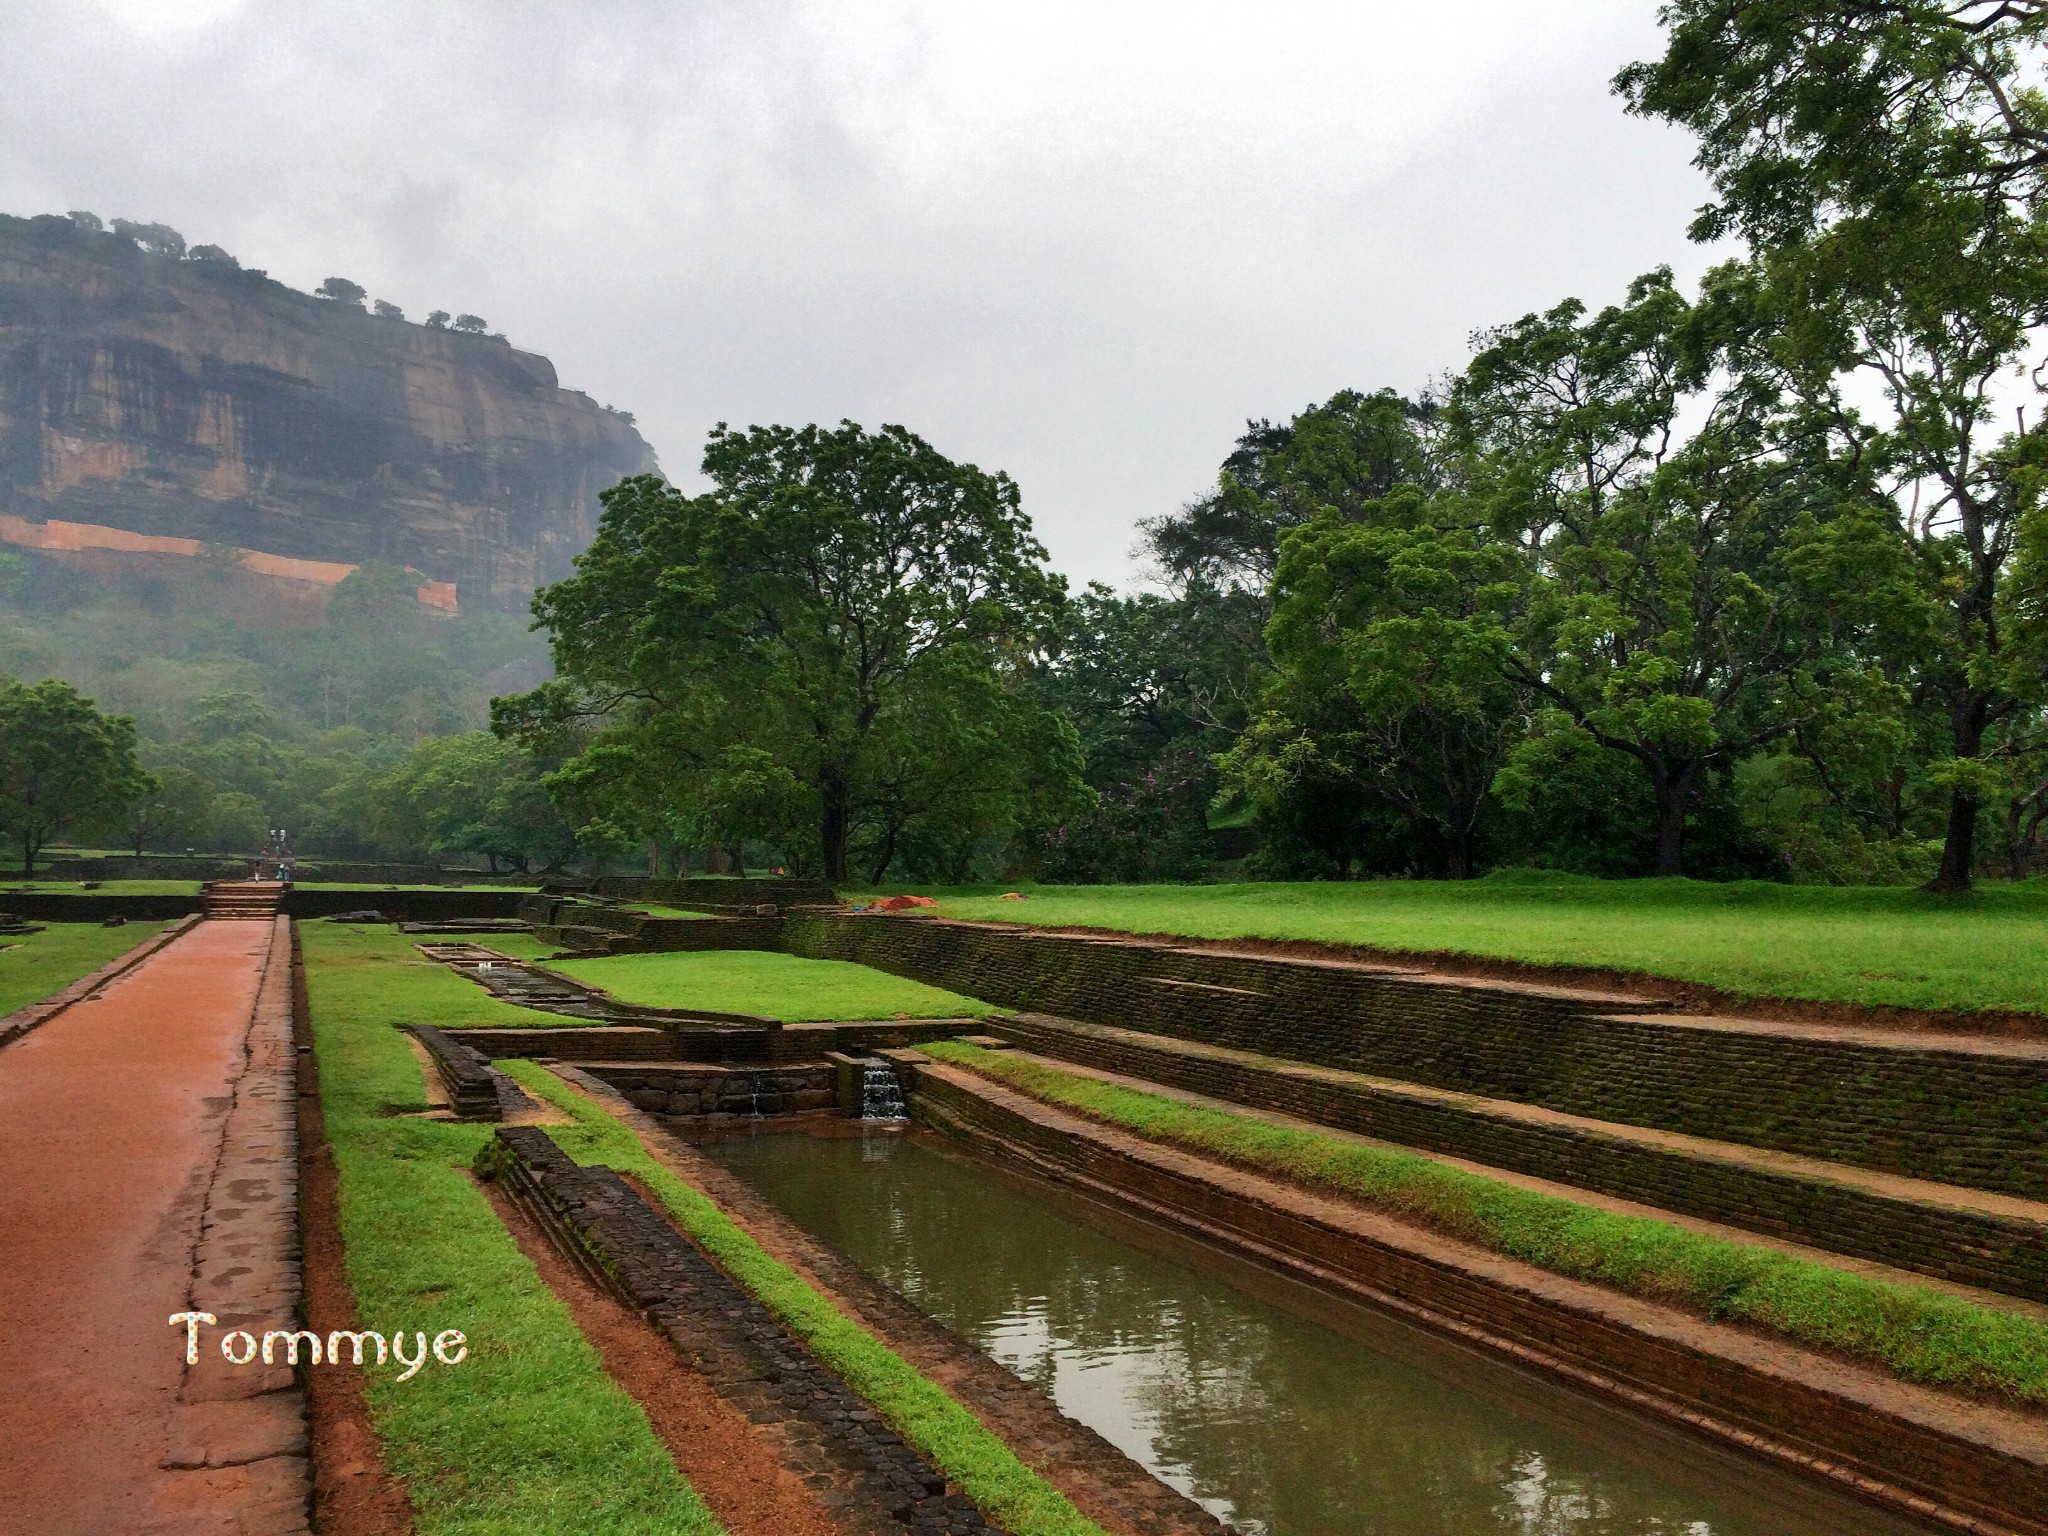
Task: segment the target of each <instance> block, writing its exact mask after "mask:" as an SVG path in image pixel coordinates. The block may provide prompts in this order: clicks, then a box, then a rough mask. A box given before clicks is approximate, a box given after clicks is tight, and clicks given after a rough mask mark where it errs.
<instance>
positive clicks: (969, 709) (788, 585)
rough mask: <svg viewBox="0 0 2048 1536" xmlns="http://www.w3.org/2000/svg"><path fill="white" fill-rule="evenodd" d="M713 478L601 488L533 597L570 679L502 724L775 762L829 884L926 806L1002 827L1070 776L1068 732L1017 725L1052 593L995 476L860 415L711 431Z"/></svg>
mask: <svg viewBox="0 0 2048 1536" xmlns="http://www.w3.org/2000/svg"><path fill="white" fill-rule="evenodd" d="M704 472H705V474H706V475H707V476H708V477H709V478H710V480H711V481H712V489H711V490H710V491H709V492H708V493H706V494H705V495H702V496H696V497H690V496H685V495H683V494H682V493H680V492H678V491H676V490H674V489H672V488H671V487H669V486H667V485H664V484H663V483H662V482H661V481H660V480H658V479H656V478H654V477H651V476H640V477H637V478H635V479H630V480H627V481H623V482H621V483H620V484H619V485H617V486H615V487H613V488H612V489H611V490H610V491H608V492H606V493H605V496H604V507H605V510H604V515H603V517H602V519H601V521H600V524H599V528H598V534H597V538H596V541H595V542H594V543H593V544H592V546H591V548H590V549H589V550H588V551H587V552H586V553H585V554H584V555H583V556H582V557H581V558H580V559H579V561H578V563H577V571H576V574H575V575H574V576H572V577H570V578H569V579H568V580H566V581H563V582H560V583H557V584H556V585H555V586H552V587H549V588H547V589H546V590H544V591H543V592H542V593H540V594H539V595H538V596H537V597H536V598H535V600H534V611H535V614H536V616H537V618H538V620H539V622H540V625H541V626H542V627H544V628H545V629H547V630H548V631H549V633H550V636H551V640H552V644H553V649H554V657H555V666H556V671H557V673H558V674H559V676H560V678H561V679H562V680H563V681H562V684H561V685H560V686H556V687H552V688H549V689H544V690H542V691H540V692H538V693H536V694H532V695H527V696H525V697H523V698H521V699H516V700H508V701H502V702H500V703H499V704H498V705H496V706H494V709H495V719H496V720H497V722H498V724H499V727H500V728H501V729H502V730H504V731H507V732H510V733H513V734H517V735H524V736H525V738H526V739H527V740H529V741H533V742H538V741H541V740H545V739H548V738H549V737H550V736H551V734H555V733H560V732H562V731H564V730H566V729H569V728H570V727H571V726H572V725H573V724H574V723H575V722H577V721H583V722H588V723H590V724H593V725H596V726H597V727H599V729H600V734H599V735H598V736H597V737H595V738H594V739H593V740H592V742H591V744H590V746H589V747H586V748H585V750H586V751H588V750H591V748H593V747H594V748H604V747H607V746H612V745H621V746H625V747H627V748H629V749H630V750H631V751H632V752H633V753H637V754H640V755H642V756H643V757H645V758H647V759H649V760H650V762H651V765H652V768H653V770H654V771H657V772H659V773H661V774H663V775H675V776H679V777H681V778H682V779H684V780H686V781H695V782H702V780H703V779H704V778H705V776H708V775H712V774H715V773H716V772H717V771H719V767H720V765H721V764H725V763H729V762H730V761H732V759H731V758H729V756H728V754H729V753H730V752H731V751H732V749H734V748H739V747H744V748H750V749H753V750H755V751H757V752H759V753H762V754H765V756H766V760H767V761H768V762H770V763H772V764H774V765H777V766H779V767H780V768H781V769H784V770H786V771H787V773H788V775H789V778H790V779H791V780H792V781H793V782H794V783H795V784H796V785H797V786H800V788H801V792H802V795H803V796H804V797H805V799H806V800H807V801H808V805H807V807H806V809H807V811H808V813H809V816H810V821H811V830H810V835H809V837H808V838H807V839H806V842H807V843H808V844H809V848H810V851H811V854H812V857H813V858H814V860H815V864H816V867H818V868H819V869H821V870H822V871H823V873H824V874H825V876H826V878H828V879H830V880H834V881H844V880H846V879H847V877H848V873H849V870H850V868H851V858H852V856H853V854H854V853H855V852H856V851H858V852H859V853H861V854H862V855H864V859H865V862H866V864H867V872H868V873H869V874H870V875H871V876H872V877H874V878H877V879H879V878H880V877H881V874H882V872H883V871H884V870H886V869H887V867H888V861H889V860H890V859H891V858H893V857H894V856H895V853H896V849H897V847H898V845H899V844H900V842H901V839H902V836H903V833H904V831H905V830H906V829H907V828H908V827H909V825H910V823H911V822H912V821H914V820H915V819H916V816H917V815H918V814H920V808H921V807H926V806H930V805H935V804H939V803H942V802H943V803H945V804H947V805H948V806H950V807H951V808H952V809H951V814H952V815H953V816H954V817H955V818H956V819H959V818H961V817H968V818H969V819H972V820H974V821H976V822H977V823H979V824H981V825H984V826H994V825H996V824H999V823H1005V822H1016V821H1017V820H1018V819H1019V818H1021V817H1023V816H1024V815H1025V814H1027V812H1028V810H1029V808H1030V802H1032V801H1033V800H1036V799H1043V798H1044V797H1045V795H1046V793H1047V792H1048V790H1051V791H1053V792H1056V791H1057V790H1059V789H1060V788H1067V789H1071V786H1072V783H1073V780H1074V778H1075V776H1076V775H1075V771H1074V770H1075V765H1074V764H1073V763H1072V762H1071V760H1070V757H1069V755H1068V754H1067V753H1065V752H1063V751H1062V750H1058V749H1060V748H1061V747H1062V746H1063V745H1065V744H1066V743H1070V742H1071V732H1070V731H1069V732H1066V734H1065V735H1064V736H1062V734H1061V731H1060V730H1059V729H1058V728H1055V727H1054V726H1051V725H1047V726H1045V727H1044V728H1043V729H1038V728H1033V729H1017V727H1018V726H1020V725H1021V724H1028V723H1032V721H1033V717H1034V715H1042V714H1043V711H1041V710H1038V709H1037V707H1036V706H1035V705H1034V704H1033V703H1032V702H1031V700H1030V699H1029V698H1028V697H1026V696H1024V695H1023V691H1022V688H1021V675H1022V670H1023V667H1024V665H1025V664H1026V663H1027V662H1028V661H1029V660H1030V658H1031V657H1032V656H1033V655H1035V654H1036V653H1037V652H1038V650H1039V649H1040V648H1041V647H1042V646H1043V644H1044V642H1045V641H1046V639H1047V638H1048V636H1049V634H1050V632H1051V628H1052V625H1053V623H1054V622H1055V619H1056V617H1057V614H1058V612H1059V609H1060V606H1061V604H1062V601H1063V590H1062V585H1061V583H1060V580H1059V578H1058V577H1057V576H1055V575H1053V574H1052V573H1051V572H1050V571H1048V570H1047V569H1046V568H1045V565H1044V559H1045V552H1044V550H1043V548H1042V547H1041V546H1040V545H1039V544H1038V542H1037V541H1036V540H1035V539H1034V538H1033V537H1032V536H1031V528H1030V523H1029V521H1028V520H1027V519H1026V518H1025V516H1024V514H1023V513H1022V511H1021V510H1020V509H1019V506H1018V497H1017V488H1016V486H1015V485H1014V484H1013V483H1012V482H1011V481H1010V479H1009V477H1008V476H1006V475H1001V474H996V475H990V474H987V473H984V472H983V471H981V470H979V469H977V468H975V467H974V466H972V465H962V464H955V463H953V462H952V461H951V460H948V459H946V458H945V457H944V456H942V455H941V454H939V453H938V452H937V451H935V450H934V449H933V448H932V447H931V446H930V445H929V444H927V443H925V442H924V441H923V440H922V439H920V438H918V437H916V436H915V435H914V434H912V433H910V432H908V431H905V430H904V429H903V428H901V427H884V428H883V429H882V430H881V431H879V432H876V433H869V432H866V431H864V430H863V429H862V428H860V427H858V426H856V425H854V424H853V423H851V422H848V423H844V424H842V425H841V426H840V427H838V428H836V429H825V428H820V427H816V426H810V427H803V428H789V427H756V428H752V429H749V430H747V431H733V430H730V429H727V428H725V427H720V428H718V429H717V430H716V431H714V432H713V433H712V435H711V438H710V441H709V444H708V446H707V448H706V450H705V455H704ZM998 725H1000V726H1002V729H1000V730H997V729H995V727H997V726H998ZM970 748H971V750H970ZM1034 754H1036V755H1037V758H1038V760H1036V761H1027V760H1026V759H1028V758H1030V757H1032V756H1033V755H1034ZM569 766H571V767H573V764H572V765H569ZM1027 791H1028V793H1027ZM671 819H673V818H671Z"/></svg>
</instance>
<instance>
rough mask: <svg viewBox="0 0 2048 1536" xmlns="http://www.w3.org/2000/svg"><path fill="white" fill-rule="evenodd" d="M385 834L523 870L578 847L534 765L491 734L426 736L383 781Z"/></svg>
mask: <svg viewBox="0 0 2048 1536" xmlns="http://www.w3.org/2000/svg"><path fill="white" fill-rule="evenodd" d="M381 790H382V793H381V795H380V796H379V799H380V800H381V802H382V806H381V808H382V812H383V814H382V816H381V818H380V820H382V822H383V823H384V830H385V831H386V833H387V835H389V836H391V837H392V838H393V839H394V840H395V841H397V842H399V843H401V844H402V845H404V846H406V847H408V848H417V849H420V850H422V851H424V852H427V853H429V854H433V855H435V856H437V857H439V856H444V855H447V854H451V853H481V854H483V855H484V857H485V858H487V859H488V860H489V861H490V865H491V868H492V869H493V870H496V869H497V868H498V867H499V866H500V864H504V865H507V866H509V867H510V868H512V869H516V870H524V869H526V868H527V867H528V864H529V861H530V860H531V859H532V858H533V857H535V856H538V857H539V858H541V859H542V860H543V861H544V862H545V863H548V864H556V863H559V862H560V861H561V860H563V859H565V858H567V857H568V856H569V855H570V854H571V853H573V852H575V849H576V841H575V837H574V835H573V834H572V833H571V832H570V830H569V828H568V827H567V825H566V824H565V823H564V822H563V820H562V817H561V815H560V813H559V812H558V811H557V810H556V809H555V806H554V804H553V802H552V801H551V800H550V799H549V796H548V792H547V790H546V788H545V787H544V786H543V785H542V782H541V776H540V773H539V772H538V770H537V769H536V768H535V766H534V764H533V762H532V761H531V760H530V759H529V758H528V757H527V756H526V754H525V753H524V752H522V751H521V750H520V749H519V747H518V746H516V745H515V744H513V743H511V742H508V741H503V740H500V739H499V738H498V737H496V736H493V735H491V734H490V733H489V732H488V731H471V732H466V733H464V734H463V735H460V736H437V737H430V738H429V739H428V740H426V741H423V742H421V743H420V744H419V745H418V746H416V747H414V748H413V749H412V751H411V752H410V753H409V754H408V755H407V756H406V758H405V760H404V761H403V762H402V763H400V764H399V765H398V766H397V767H396V768H394V769H393V770H392V771H391V772H390V773H389V774H388V775H386V776H385V777H384V779H383V782H382V785H381Z"/></svg>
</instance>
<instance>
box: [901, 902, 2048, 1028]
mask: <svg viewBox="0 0 2048 1536" xmlns="http://www.w3.org/2000/svg"><path fill="white" fill-rule="evenodd" d="M1016 889H1018V890H1020V891H1022V892H1023V893H1024V895H1025V897H1026V899H1025V900H1023V901H1004V900H1002V899H1001V896H1000V893H999V892H997V891H995V890H994V889H981V888H976V889H962V890H943V889H936V888H934V889H931V890H929V892H928V894H930V895H933V896H936V897H937V898H938V899H939V915H940V916H942V917H963V918H975V919H982V920H999V921H1003V922H1013V923H1032V924H1040V925H1047V926H1055V927H1064V926H1075V927H1093V928H1111V929H1119V930H1122V931H1124V932H1129V933H1173V934H1185V935H1187V936H1188V937H1190V938H1204V939H1242V938H1266V939H1312V940H1316V941H1319V942H1322V943H1329V944H1362V945H1367V946H1370V947H1372V948H1376V949H1388V950H1402V951H1410V952H1417V953H1433V954H1445V955H1466V956H1477V957H1482V958H1486V959H1495V960H1515V961H1522V962H1525V963H1528V964H1534V965H1560V966H1575V967H1576V966H1583V967H1592V968H1598V969H1602V970H1611V971H1622V972H1639V973H1643V974H1646V975H1652V976H1665V977H1670V978H1671V979H1673V980H1676V981H1689V982H1696V983H1699V984H1701V985H1704V986H1710V987H1716V988H1719V989H1721V990H1722V991H1725V992H1730V993H1734V994H1736V995H1737V996H1740V997H1783V998H1794V999H1800V1000H1803V1001H1811V1002H1846V1003H1857V1004H1864V1005H1885V1006H1891V1007H1901V1008H1927V1009H1941V1010H1956V1011H1964V1012H1967V1011H1971V1010H1977V1009H1993V1010H2010V1011H2015V1012H2030V1013H2048V945H2044V944H2043V943H2042V942H2041V935H2042V933H2043V930H2044V926H2048V879H2042V880H2030V881H2026V882H2024V883H2023V884H2019V885H2005V884H1995V883H1986V884H1985V885H1983V886H1981V887H1980V888H1979V889H1978V891H1977V892H1976V893H1975V894H1974V895H1971V896H1966V897H1950V896H1930V895H1928V894H1926V893H1924V892H1922V891H1918V890H1907V889H1900V888H1894V887H1863V888H1835V887H1826V886H1804V885H1772V884H1769V883H1766V882H1761V881H1740V882H1736V883H1732V884H1726V885H1711V884H1707V883H1704V882H1701V881H1695V880H1590V879H1583V878H1580V877H1577V876H1571V875H1554V874H1545V873H1541V872H1535V871H1518V872H1508V873H1503V874H1500V875H1495V876H1491V877H1489V878H1487V879H1484V880H1463V881H1428V880H1371V881H1358V882H1354V883H1348V884H1347V883H1334V882H1321V881H1318V882H1312V883H1300V882H1295V883H1289V882H1279V881H1275V882H1271V883H1264V882H1261V883H1248V884H1240V885H1125V886H1113V885H1099V886H1019V887H1016Z"/></svg>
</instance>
